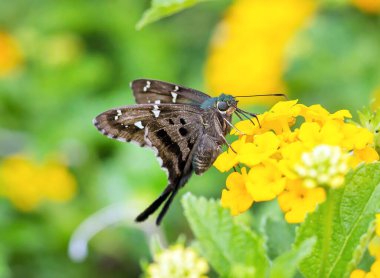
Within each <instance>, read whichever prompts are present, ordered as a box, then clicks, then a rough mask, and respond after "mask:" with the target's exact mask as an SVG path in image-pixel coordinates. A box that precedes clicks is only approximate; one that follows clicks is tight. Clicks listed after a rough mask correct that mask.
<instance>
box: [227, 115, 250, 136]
mask: <svg viewBox="0 0 380 278" xmlns="http://www.w3.org/2000/svg"><path fill="white" fill-rule="evenodd" d="M223 120H224V121H225V122H226V123H227V124H228V125H229V126H230V127H232V128H233V129H235V130H236V131H237V132H239V133H240V134H241V135H244V134H245V133H244V132H242V131H241V130H239V129H238V128H237V127H235V126H234V125H233V124H231V123H230V122H229V121H228V120H227V119H225V118H223Z"/></svg>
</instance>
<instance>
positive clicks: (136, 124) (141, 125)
mask: <svg viewBox="0 0 380 278" xmlns="http://www.w3.org/2000/svg"><path fill="white" fill-rule="evenodd" d="M135 126H137V127H138V128H139V129H143V128H144V126H143V124H142V122H141V121H138V122H135Z"/></svg>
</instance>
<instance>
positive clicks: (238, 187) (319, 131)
mask: <svg viewBox="0 0 380 278" xmlns="http://www.w3.org/2000/svg"><path fill="white" fill-rule="evenodd" d="M345 118H351V114H350V113H349V112H348V111H347V110H341V111H338V112H336V113H329V112H328V111H327V110H326V109H324V108H323V107H321V106H320V105H312V106H310V107H308V106H305V105H302V104H297V101H284V102H279V103H277V104H276V105H274V106H273V107H272V109H270V110H269V111H268V112H265V113H263V114H262V115H258V120H259V122H260V125H259V124H253V123H252V121H250V120H245V121H241V122H239V123H237V124H236V127H237V129H239V130H240V131H241V132H244V134H239V133H238V132H236V131H232V132H231V133H232V134H236V135H239V139H238V140H237V141H235V142H233V143H232V146H233V148H234V151H232V150H231V149H229V150H227V151H226V152H224V153H222V154H221V155H220V156H219V157H218V158H217V160H216V161H215V166H216V167H217V168H218V169H219V170H220V171H222V172H225V171H228V170H230V169H231V168H232V167H234V166H235V165H237V164H243V165H245V166H247V167H248V168H249V171H248V175H247V174H246V170H245V168H243V169H244V173H243V172H242V175H240V174H239V173H236V172H235V173H232V174H230V177H231V178H230V177H229V178H228V179H227V180H228V184H227V187H228V189H229V191H223V194H222V198H221V199H222V200H221V201H222V204H223V206H224V207H227V208H230V209H231V210H232V214H234V215H235V214H237V213H240V212H243V211H244V210H246V209H248V208H249V207H250V206H251V205H252V204H253V203H254V202H260V201H268V200H272V199H274V198H276V197H277V198H278V202H279V204H280V207H281V209H282V210H283V211H284V213H285V219H286V220H287V221H288V222H291V223H299V222H302V221H303V220H304V218H305V216H306V215H307V213H309V212H312V211H314V210H315V208H316V207H317V205H318V204H320V203H322V202H323V201H324V200H325V199H326V190H329V189H334V188H338V187H340V186H342V185H343V184H344V179H345V175H346V173H347V172H348V171H349V170H350V169H352V168H355V167H356V166H357V165H359V164H360V163H369V162H373V161H376V160H378V159H379V156H378V154H377V152H376V151H375V150H374V148H373V138H374V135H373V133H371V132H370V131H368V130H367V129H365V128H363V127H359V126H356V125H354V124H351V123H345V122H344V120H345ZM252 120H253V119H252ZM296 122H297V123H298V125H297V126H298V127H296V128H295V127H294V125H295V123H296ZM235 147H236V148H235ZM234 182H235V183H236V184H234ZM242 199H245V200H249V201H245V202H244V205H242V206H239V201H240V200H242Z"/></svg>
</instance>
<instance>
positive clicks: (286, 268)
mask: <svg viewBox="0 0 380 278" xmlns="http://www.w3.org/2000/svg"><path fill="white" fill-rule="evenodd" d="M314 244H315V238H310V239H307V240H305V241H304V242H302V243H301V244H300V245H299V246H298V247H295V248H293V249H292V250H290V251H288V252H285V253H284V254H282V255H281V256H279V257H277V258H276V259H275V260H274V261H273V264H272V268H271V273H270V277H271V278H291V277H294V275H295V274H296V271H297V266H298V263H299V262H300V261H301V260H302V259H304V258H305V257H306V256H307V255H309V254H310V252H311V250H312V247H313V245H314Z"/></svg>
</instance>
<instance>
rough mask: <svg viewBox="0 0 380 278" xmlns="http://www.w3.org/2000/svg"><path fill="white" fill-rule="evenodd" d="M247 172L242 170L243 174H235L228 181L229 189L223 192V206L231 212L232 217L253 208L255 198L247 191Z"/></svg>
mask: <svg viewBox="0 0 380 278" xmlns="http://www.w3.org/2000/svg"><path fill="white" fill-rule="evenodd" d="M247 179H248V178H247V170H246V169H245V168H242V169H241V174H240V173H238V172H233V173H232V174H231V175H229V176H228V178H227V180H226V186H227V189H228V190H227V189H223V191H222V199H221V204H222V206H223V207H225V208H229V209H230V210H231V214H232V215H237V214H239V213H242V212H244V211H246V210H247V209H248V208H250V207H251V206H252V203H253V198H252V197H251V195H250V194H249V193H248V191H247V189H246V182H247Z"/></svg>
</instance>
